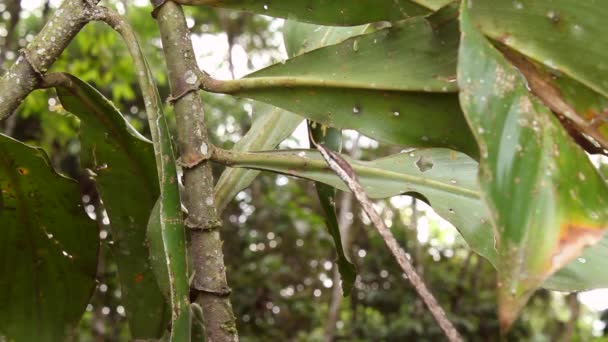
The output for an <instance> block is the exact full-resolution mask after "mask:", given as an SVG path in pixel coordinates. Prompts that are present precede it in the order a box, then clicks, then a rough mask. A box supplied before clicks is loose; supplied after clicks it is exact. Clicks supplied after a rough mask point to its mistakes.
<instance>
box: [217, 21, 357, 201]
mask: <svg viewBox="0 0 608 342" xmlns="http://www.w3.org/2000/svg"><path fill="white" fill-rule="evenodd" d="M367 27H368V26H367V25H363V26H357V27H333V26H317V25H312V24H303V23H298V22H295V21H291V20H288V21H287V22H286V23H285V26H284V27H283V31H284V33H283V37H284V40H285V47H286V48H287V53H288V54H289V56H290V57H293V56H295V55H298V54H302V53H304V52H306V51H310V50H314V49H318V48H320V47H323V46H326V45H330V44H336V43H339V42H341V41H343V40H345V39H347V38H349V37H352V36H354V35H356V34H361V33H363V32H364V31H365V30H366V29H367ZM254 111H255V112H256V113H254V121H253V125H252V126H251V128H250V129H249V131H248V132H247V134H245V136H244V137H243V138H242V139H241V140H239V141H238V142H237V143H236V144H235V145H234V147H233V150H234V151H241V152H243V151H260V150H269V149H273V148H274V147H275V146H276V145H277V144H278V143H280V142H281V141H283V140H284V139H285V138H287V137H288V136H289V135H290V134H291V133H292V132H293V130H294V129H295V128H296V127H297V126H298V125H299V124H300V122H302V117H300V116H297V115H295V114H292V113H289V112H286V111H284V110H282V109H279V108H271V107H270V106H268V105H265V104H262V103H259V102H258V103H256V105H255V106H254ZM257 113H259V114H257ZM256 114H257V115H256ZM258 174H259V171H256V170H247V169H226V170H225V171H224V172H223V173H222V175H221V176H220V179H219V180H218V182H217V184H216V185H215V205H216V207H217V209H218V211H221V210H223V209H224V208H225V207H226V205H227V204H228V202H229V201H230V200H232V198H233V197H234V196H235V195H236V194H237V193H238V192H239V191H241V190H242V189H244V188H245V187H247V186H248V185H249V184H250V183H251V182H252V181H253V179H254V178H255V177H256V176H257V175H258Z"/></svg>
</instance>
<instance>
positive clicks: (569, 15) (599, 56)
mask: <svg viewBox="0 0 608 342" xmlns="http://www.w3.org/2000/svg"><path fill="white" fill-rule="evenodd" d="M606 17H608V2H605V1H585V2H582V3H574V2H572V1H569V0H553V1H521V0H518V1H476V2H475V3H472V6H471V18H472V19H473V21H474V22H475V25H476V26H478V27H479V29H480V30H481V31H482V32H483V33H484V34H486V35H488V36H490V37H492V38H493V39H496V40H499V41H501V42H502V43H504V44H506V45H507V46H509V47H511V48H513V49H514V50H517V51H519V52H521V53H523V54H524V55H526V56H528V57H531V58H533V59H535V60H537V61H539V62H541V63H543V64H545V65H546V66H548V67H550V68H553V69H556V70H559V71H561V72H563V73H564V74H566V75H568V76H570V77H572V78H573V79H575V80H577V81H579V82H581V83H583V84H584V85H586V86H587V87H589V88H591V89H593V90H594V91H596V92H598V93H600V94H602V95H604V96H608V78H606V74H607V73H608V62H606V61H608V50H607V49H606V48H605V47H606V46H608V35H606V34H605V28H604V26H605V25H604V24H605V20H606ZM573 52H575V53H573Z"/></svg>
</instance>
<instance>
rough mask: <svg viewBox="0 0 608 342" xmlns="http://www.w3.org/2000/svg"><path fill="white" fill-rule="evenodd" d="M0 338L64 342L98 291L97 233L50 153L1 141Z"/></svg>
mask: <svg viewBox="0 0 608 342" xmlns="http://www.w3.org/2000/svg"><path fill="white" fill-rule="evenodd" d="M0 198H2V200H1V201H0V222H1V229H0V269H1V270H2V277H0V308H1V309H0V336H4V337H5V338H6V339H7V340H9V341H63V340H65V339H66V338H67V336H66V335H67V334H69V333H70V332H71V330H72V329H74V328H75V327H76V326H77V325H78V322H79V320H80V317H81V315H82V314H83V312H84V310H85V307H86V305H87V303H88V302H89V298H90V297H91V295H92V293H93V290H94V288H95V275H96V269H97V253H98V248H99V238H98V236H99V233H98V230H97V224H96V223H95V221H92V220H91V219H90V218H89V217H88V216H87V215H86V213H85V211H84V209H83V207H82V201H81V195H80V187H79V185H78V184H77V183H76V182H75V181H74V180H72V179H69V178H65V177H63V176H61V175H59V174H57V173H56V172H55V171H54V170H53V168H52V166H51V163H50V160H49V159H48V157H47V155H46V153H45V152H44V151H43V150H41V149H38V148H33V147H30V146H27V145H25V144H23V143H21V142H19V141H16V140H13V139H12V138H9V137H7V136H4V135H0Z"/></svg>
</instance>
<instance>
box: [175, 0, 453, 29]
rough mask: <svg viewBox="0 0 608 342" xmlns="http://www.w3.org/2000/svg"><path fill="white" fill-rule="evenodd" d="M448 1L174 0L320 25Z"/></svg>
mask: <svg viewBox="0 0 608 342" xmlns="http://www.w3.org/2000/svg"><path fill="white" fill-rule="evenodd" d="M449 2H450V0H358V1H357V2H356V3H353V1H352V0H332V1H327V0H289V1H287V0H177V3H180V4H184V5H209V6H217V7H224V8H230V9H236V10H241V11H248V12H254V13H260V14H265V15H270V16H273V17H279V18H286V19H292V20H297V21H303V22H310V23H316V24H322V25H336V26H350V25H359V24H365V23H370V22H376V21H396V20H401V19H405V18H408V17H411V16H417V15H422V14H426V13H429V9H433V10H436V9H439V8H440V7H442V6H444V5H445V4H447V3H449Z"/></svg>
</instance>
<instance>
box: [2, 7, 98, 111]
mask: <svg viewBox="0 0 608 342" xmlns="http://www.w3.org/2000/svg"><path fill="white" fill-rule="evenodd" d="M98 2H99V0H66V1H64V2H63V4H61V6H60V7H59V8H58V9H57V10H56V11H55V13H54V14H53V16H52V17H51V19H50V20H49V21H48V22H47V23H46V25H44V28H43V29H42V31H40V33H38V35H36V38H34V40H33V41H32V42H31V43H30V44H29V45H28V46H27V47H26V48H25V49H24V50H23V51H22V52H21V56H19V58H17V61H15V63H14V64H13V65H12V66H11V67H10V68H9V69H8V71H7V72H6V74H5V75H4V76H3V77H2V78H0V120H4V119H6V118H7V117H8V116H9V115H11V114H12V113H13V112H14V111H15V109H17V107H19V105H20V104H21V102H23V100H24V99H25V98H26V97H27V96H28V95H29V93H31V92H32V91H33V90H34V89H36V88H37V87H38V86H39V85H40V82H41V80H42V77H43V76H44V74H45V73H46V71H47V70H48V69H49V68H50V67H51V65H53V63H54V62H55V60H57V58H58V57H59V55H61V53H62V52H63V50H64V49H65V48H66V47H67V46H68V44H69V43H70V42H71V41H72V39H73V38H74V36H76V34H77V33H78V32H80V30H82V28H83V27H84V26H85V25H86V24H87V23H88V22H89V18H90V17H91V13H92V11H93V9H94V8H95V6H96V5H97V3H98Z"/></svg>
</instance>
